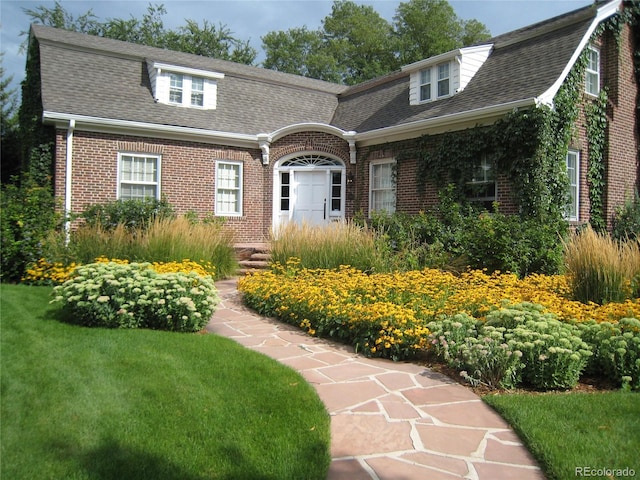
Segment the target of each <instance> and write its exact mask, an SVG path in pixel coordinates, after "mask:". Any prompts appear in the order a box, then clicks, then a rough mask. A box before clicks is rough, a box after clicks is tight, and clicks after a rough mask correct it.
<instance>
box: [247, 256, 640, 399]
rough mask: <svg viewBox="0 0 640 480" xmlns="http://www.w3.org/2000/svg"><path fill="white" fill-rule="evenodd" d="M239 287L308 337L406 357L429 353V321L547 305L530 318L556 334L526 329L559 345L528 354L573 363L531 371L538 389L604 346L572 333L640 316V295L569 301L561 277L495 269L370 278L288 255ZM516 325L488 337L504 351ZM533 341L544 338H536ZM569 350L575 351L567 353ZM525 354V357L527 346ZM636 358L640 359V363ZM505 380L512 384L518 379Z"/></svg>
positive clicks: (571, 375)
mask: <svg viewBox="0 0 640 480" xmlns="http://www.w3.org/2000/svg"><path fill="white" fill-rule="evenodd" d="M238 286H239V289H240V290H241V291H242V292H243V294H244V298H245V301H246V303H247V304H248V305H249V306H250V307H252V308H254V309H255V310H257V311H258V312H260V313H262V314H264V315H268V316H274V317H278V318H280V319H282V320H283V321H286V322H288V323H292V324H295V325H298V326H300V327H301V328H303V329H305V330H306V331H307V332H308V333H310V334H311V335H318V336H323V337H332V338H336V339H339V340H341V341H343V342H346V343H349V344H351V345H354V346H355V348H356V349H357V351H359V352H362V353H363V354H365V355H368V356H374V357H383V358H391V359H394V360H404V359H409V358H412V357H415V355H416V354H418V353H420V352H426V351H428V350H429V349H430V346H432V344H433V343H432V341H433V340H434V339H433V336H430V335H429V334H430V330H431V329H433V328H434V326H433V325H431V327H432V328H431V329H430V328H429V322H440V321H443V320H444V319H447V318H451V317H453V316H455V315H458V314H463V315H466V316H467V317H469V318H471V319H472V320H473V321H474V322H479V324H478V325H480V324H484V322H485V321H486V318H487V316H488V315H490V314H491V312H493V311H496V310H499V309H501V308H504V307H506V306H513V305H517V304H523V303H524V304H527V305H529V304H534V305H540V307H537V306H536V307H535V308H533V309H532V310H533V311H534V312H537V313H534V314H531V315H536V314H539V315H543V316H544V315H547V317H545V318H542V319H538V318H534V319H532V320H534V321H537V320H544V321H547V322H548V323H549V325H548V327H544V328H551V330H552V333H549V332H547V331H546V330H544V328H543V326H542V325H538V326H537V327H535V328H534V326H533V325H531V326H529V327H528V330H530V331H536V332H537V333H536V335H538V336H544V335H552V334H553V335H555V338H557V339H558V345H552V344H549V345H547V346H546V347H548V348H551V347H553V349H552V350H551V351H549V352H546V351H545V352H543V351H542V350H535V349H529V350H530V351H529V353H527V352H524V354H527V355H529V357H528V358H529V361H531V360H530V359H531V358H533V355H537V357H536V358H538V359H540V358H544V356H546V357H547V358H551V356H552V355H553V356H554V357H553V358H554V359H555V361H556V362H557V364H558V365H560V364H570V363H572V364H573V366H574V368H573V369H572V370H571V371H570V372H568V373H566V375H565V377H566V379H567V380H566V381H565V380H562V381H557V382H555V381H554V380H553V379H552V380H548V378H552V377H553V373H550V374H549V375H550V376H551V377H547V376H545V375H546V374H545V375H542V374H539V373H532V374H531V375H533V376H532V377H531V378H534V377H535V375H538V377H540V378H543V379H542V380H540V381H539V385H538V386H539V387H540V388H564V387H566V386H570V385H571V384H572V383H574V381H575V379H576V378H577V376H576V373H575V372H576V371H577V372H578V373H577V375H579V373H580V372H581V371H582V370H583V369H584V368H585V367H586V365H587V361H588V358H589V357H591V356H592V353H591V350H597V349H595V348H593V346H587V347H585V345H583V343H582V341H580V343H579V344H576V343H575V342H576V341H577V340H575V339H574V337H580V336H581V335H582V333H583V332H586V331H587V330H588V329H587V328H586V327H587V326H590V327H589V328H598V327H591V326H592V325H598V324H600V323H602V324H603V326H604V325H615V324H617V323H618V322H619V321H620V320H621V319H623V318H629V319H633V318H635V319H637V318H640V299H634V300H627V301H626V302H624V303H609V304H606V305H602V306H601V305H597V304H594V303H590V304H582V303H580V302H576V301H572V300H569V299H568V298H567V297H566V295H567V293H568V286H567V283H566V280H565V278H564V277H563V276H557V275H556V276H545V275H531V276H529V277H526V278H525V279H522V280H519V279H518V278H517V277H516V276H515V275H511V274H500V273H494V274H491V275H488V274H486V273H485V272H482V271H477V270H474V271H469V272H466V273H464V274H462V275H454V274H452V273H448V272H443V271H440V270H434V269H425V270H421V271H411V272H406V273H389V274H373V275H367V274H364V273H362V272H360V271H358V270H355V269H353V268H350V267H342V268H340V269H338V270H308V269H300V268H298V267H297V264H296V262H295V261H291V262H289V263H288V264H287V265H286V266H281V267H277V268H275V269H274V270H272V271H265V272H259V273H255V274H252V275H248V276H247V277H244V278H242V279H241V280H240V281H239V284H238ZM527 308H528V307H527ZM516 316H517V315H516ZM516 323H517V324H514V325H511V326H509V327H506V326H498V327H495V328H504V330H503V331H497V332H495V331H494V332H492V333H491V335H489V338H491V337H495V340H496V341H498V340H500V341H499V342H498V343H496V348H504V347H500V346H501V345H503V344H506V345H509V343H508V341H507V340H508V339H506V340H505V339H504V338H501V339H498V338H497V336H503V337H504V336H505V335H506V334H508V335H512V334H514V332H511V331H509V332H508V331H507V329H515V328H520V329H522V328H525V325H524V324H521V322H516ZM558 324H564V325H565V326H567V327H569V326H571V331H570V332H564V330H563V327H557V325H558ZM575 324H583V325H584V327H580V328H579V327H578V326H576V325H575ZM634 325H635V324H634ZM474 328H475V327H474ZM536 328H537V330H536ZM560 330H562V332H560ZM554 332H555V333H554ZM558 332H560V333H558ZM625 332H626V333H627V334H631V336H632V337H633V338H638V337H639V336H640V328H637V329H635V330H634V329H633V327H631V328H628V329H627V330H626V331H625ZM625 332H622V333H625ZM484 333H485V332H483V331H480V332H479V333H478V331H476V332H475V334H474V335H470V337H474V338H477V337H479V336H480V337H482V335H483V334H484ZM618 333H620V332H618ZM515 334H517V335H518V338H515V339H514V342H516V341H517V342H520V343H524V342H525V341H527V340H526V338H525V337H526V334H525V332H522V331H517V332H515ZM553 335H552V336H553ZM598 335H599V334H593V333H591V334H590V337H589V338H597V337H598ZM587 336H588V335H587ZM482 338H484V337H482ZM510 338H512V337H510ZM547 338H548V337H544V339H547ZM503 340H504V341H503ZM535 340H540V338H538V337H536V338H535V339H534V340H533V341H534V342H535ZM627 340H629V339H627ZM541 341H542V340H541ZM465 342H466V337H465ZM470 342H473V341H470ZM567 342H568V344H569V346H567ZM572 342H573V343H572ZM634 345H635V343H634ZM569 347H571V351H570V352H569V351H565V350H569V349H570V348H569ZM474 348H475V349H480V347H473V348H471V349H467V350H465V351H466V353H465V354H466V355H467V356H470V355H471V356H473V351H474ZM562 349H565V350H562ZM515 350H517V348H515V347H514V348H510V351H512V352H513V351H515ZM518 351H520V352H521V353H522V351H521V350H518ZM587 351H588V353H586V352H587ZM556 354H563V355H564V354H566V358H564V357H562V359H561V360H558V358H560V357H557V356H556ZM639 354H640V351H638V350H635V353H632V354H631V358H627V359H625V362H626V363H627V364H628V365H633V366H634V367H633V368H635V369H636V371H637V372H638V373H640V368H638V367H635V365H636V357H637V356H638V355H639ZM576 355H577V356H578V358H577V357H576ZM634 355H635V357H634ZM541 356H542V357H541ZM595 357H597V358H598V357H599V356H598V355H596V356H595ZM510 361H511V360H510ZM637 363H638V365H640V359H639V360H638V362H637ZM509 368H510V367H507V368H506V370H508V371H509V373H510V374H513V375H514V377H513V378H514V379H516V377H517V376H518V375H520V374H521V373H522V372H518V371H516V370H517V369H514V368H511V369H509ZM593 368H594V369H598V368H600V367H598V366H596V367H593ZM629 368H631V367H629ZM629 368H627V369H626V370H624V372H625V373H624V375H621V376H620V377H622V376H624V377H630V376H631V377H632V380H631V384H632V385H635V384H638V386H639V387H640V379H639V378H637V376H638V373H635V374H633V373H632V372H631V373H632V374H631V375H629V373H630V372H629ZM600 370H602V368H600ZM470 375H471V377H473V375H472V374H470ZM526 377H527V375H525V378H526ZM538 377H535V378H538ZM536 381H538V380H536ZM625 381H626V380H625ZM554 382H555V383H554ZM498 383H499V382H498ZM505 383H507V384H510V385H509V386H514V385H515V384H516V383H517V381H516V380H514V381H513V382H505Z"/></svg>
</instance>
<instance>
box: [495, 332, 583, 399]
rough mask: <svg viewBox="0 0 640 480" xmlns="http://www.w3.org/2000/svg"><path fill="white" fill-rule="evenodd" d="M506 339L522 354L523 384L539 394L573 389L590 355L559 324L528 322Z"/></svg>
mask: <svg viewBox="0 0 640 480" xmlns="http://www.w3.org/2000/svg"><path fill="white" fill-rule="evenodd" d="M505 337H506V338H507V339H508V340H509V342H511V345H512V346H513V348H515V349H518V350H520V351H521V352H522V362H523V363H524V368H523V370H522V383H524V384H525V385H528V386H531V387H533V388H537V389H541V390H549V389H570V388H573V387H575V386H576V385H577V383H578V380H580V375H581V374H582V372H583V370H584V369H585V367H586V366H587V362H588V360H589V357H590V356H591V355H592V352H591V349H590V348H589V345H588V344H587V343H585V342H584V341H583V340H582V338H581V337H580V336H579V332H578V330H577V329H576V328H575V327H573V326H572V325H569V324H566V323H563V322H560V321H559V320H541V321H535V320H529V321H527V322H525V323H524V324H523V325H521V326H519V327H516V328H514V329H512V330H510V331H509V333H508V334H506V335H505Z"/></svg>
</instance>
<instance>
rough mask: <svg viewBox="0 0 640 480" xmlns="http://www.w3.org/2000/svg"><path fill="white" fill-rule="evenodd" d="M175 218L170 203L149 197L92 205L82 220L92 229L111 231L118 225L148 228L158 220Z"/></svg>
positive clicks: (86, 209) (86, 210) (82, 216)
mask: <svg viewBox="0 0 640 480" xmlns="http://www.w3.org/2000/svg"><path fill="white" fill-rule="evenodd" d="M173 216H174V213H173V208H172V207H171V205H170V204H169V202H167V201H166V200H165V199H162V200H157V199H155V198H149V197H148V198H145V199H142V200H140V199H135V200H116V201H114V202H107V203H99V204H95V205H90V206H88V207H87V208H85V209H84V211H83V212H82V214H81V215H80V218H82V219H84V221H85V223H86V224H87V225H89V226H91V227H98V226H99V227H100V228H102V229H105V230H107V231H111V230H113V229H115V228H116V227H117V226H118V225H122V226H124V228H126V229H128V230H131V229H138V228H140V227H145V226H147V225H148V224H149V223H150V222H152V221H153V220H155V219H156V218H171V217H173Z"/></svg>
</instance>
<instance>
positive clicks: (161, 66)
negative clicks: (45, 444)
mask: <svg viewBox="0 0 640 480" xmlns="http://www.w3.org/2000/svg"><path fill="white" fill-rule="evenodd" d="M149 65H150V68H152V69H154V70H157V71H158V73H161V72H162V71H165V72H172V73H182V74H183V75H192V76H194V77H203V78H209V79H212V80H220V79H222V78H224V73H219V72H211V71H209V70H200V69H198V68H189V67H181V66H178V65H171V64H169V63H161V62H149Z"/></svg>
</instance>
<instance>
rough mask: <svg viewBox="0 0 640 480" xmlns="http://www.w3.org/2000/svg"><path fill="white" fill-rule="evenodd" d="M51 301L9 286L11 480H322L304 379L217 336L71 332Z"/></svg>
mask: <svg viewBox="0 0 640 480" xmlns="http://www.w3.org/2000/svg"><path fill="white" fill-rule="evenodd" d="M50 292H51V289H50V288H48V287H28V286H21V285H6V284H3V285H1V286H0V298H1V311H0V314H1V324H0V327H1V332H0V333H1V338H0V340H1V345H0V346H1V351H0V355H1V357H0V361H1V367H2V371H1V400H2V404H1V415H2V429H1V457H2V464H1V470H0V477H1V478H3V479H5V478H6V479H13V480H20V479H29V480H31V479H36V478H37V479H41V478H43V479H44V478H51V479H61V478H64V479H105V480H106V479H115V478H118V479H127V480H128V479H144V480H149V479H154V480H162V479H172V480H175V479H180V480H200V479H205V478H206V479H229V480H230V479H234V480H235V479H240V480H242V479H247V480H249V479H251V480H255V479H273V480H282V479H296V480H297V479H321V478H322V479H324V478H326V474H327V470H328V467H329V462H330V453H329V444H330V438H329V437H330V427H329V425H330V420H329V416H328V414H327V412H326V410H325V407H324V405H323V404H322V403H321V402H320V400H319V398H318V396H317V394H316V393H315V390H314V389H313V388H312V387H311V386H310V385H308V384H307V383H306V382H305V381H304V379H303V378H302V377H301V376H300V375H299V374H297V373H296V372H294V371H293V370H291V369H289V368H287V367H285V366H282V365H280V364H278V363H277V362H276V361H274V360H272V359H270V358H267V357H265V356H263V355H260V354H258V353H255V352H252V351H249V350H247V349H245V348H243V347H241V346H239V345H237V344H236V343H235V342H233V341H231V340H228V339H225V338H221V337H218V336H215V335H199V334H180V333H172V332H159V331H149V330H106V329H90V328H84V327H79V326H74V325H70V324H66V323H61V322H59V321H57V320H56V319H55V313H56V309H54V308H53V307H51V306H49V304H48V301H49V294H50Z"/></svg>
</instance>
